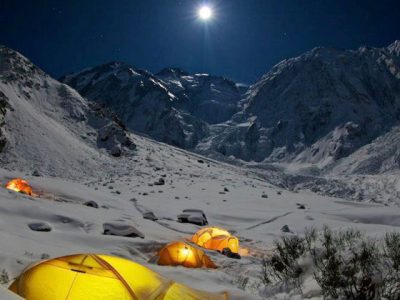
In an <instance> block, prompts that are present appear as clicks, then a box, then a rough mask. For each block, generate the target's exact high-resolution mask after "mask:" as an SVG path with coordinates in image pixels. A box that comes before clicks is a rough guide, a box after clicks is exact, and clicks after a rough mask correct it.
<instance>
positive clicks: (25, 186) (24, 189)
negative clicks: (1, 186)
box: [6, 178, 34, 196]
mask: <svg viewBox="0 0 400 300" xmlns="http://www.w3.org/2000/svg"><path fill="white" fill-rule="evenodd" d="M6 188H7V189H9V190H13V191H15V192H19V193H23V194H26V195H29V196H34V194H33V192H32V187H31V186H30V185H29V183H28V181H26V180H23V179H21V178H15V179H13V180H10V181H9V182H7V184H6Z"/></svg>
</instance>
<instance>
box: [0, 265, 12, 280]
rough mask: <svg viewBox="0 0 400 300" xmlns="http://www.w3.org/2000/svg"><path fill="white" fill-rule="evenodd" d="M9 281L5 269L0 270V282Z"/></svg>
mask: <svg viewBox="0 0 400 300" xmlns="http://www.w3.org/2000/svg"><path fill="white" fill-rule="evenodd" d="M9 282H10V277H9V276H8V273H7V271H6V270H5V269H3V270H1V272H0V284H7V283H9Z"/></svg>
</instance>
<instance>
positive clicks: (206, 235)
mask: <svg viewBox="0 0 400 300" xmlns="http://www.w3.org/2000/svg"><path fill="white" fill-rule="evenodd" d="M192 242H193V243H195V244H197V245H199V246H200V247H203V248H206V249H211V250H217V251H220V252H223V251H224V249H226V248H228V249H229V250H230V251H231V252H232V253H239V240H238V238H237V237H235V236H233V235H231V234H230V233H229V232H228V231H226V230H224V229H221V228H218V227H207V228H203V229H200V230H199V231H197V232H196V233H195V234H194V235H193V237H192Z"/></svg>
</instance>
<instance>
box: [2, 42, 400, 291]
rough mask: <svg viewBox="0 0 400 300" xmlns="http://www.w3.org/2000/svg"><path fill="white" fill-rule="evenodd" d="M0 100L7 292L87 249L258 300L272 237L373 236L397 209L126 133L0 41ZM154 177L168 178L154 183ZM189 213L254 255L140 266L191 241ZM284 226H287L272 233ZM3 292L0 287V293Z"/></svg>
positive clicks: (273, 170) (392, 225) (394, 219)
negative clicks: (36, 227)
mask: <svg viewBox="0 0 400 300" xmlns="http://www.w3.org/2000/svg"><path fill="white" fill-rule="evenodd" d="M0 97H1V98H2V101H4V102H5V103H6V105H5V106H4V107H1V109H2V110H0V112H1V114H0V115H1V122H0V127H1V131H0V134H1V137H2V138H3V137H4V138H5V140H6V144H5V147H4V149H3V151H2V152H1V154H0V185H1V187H0V241H1V242H0V275H1V276H0V278H1V279H2V282H4V287H7V283H5V281H7V280H4V279H5V278H6V277H7V276H8V277H9V279H13V278H15V277H16V276H17V275H18V274H20V272H21V271H22V270H23V269H24V268H25V267H26V266H27V265H29V264H30V263H32V262H36V261H38V260H40V259H43V258H47V257H57V256H62V255H66V254H73V253H82V252H95V253H105V254H114V255H119V256H123V257H127V258H129V259H131V260H134V261H136V262H138V263H141V264H143V265H146V266H147V267H149V268H151V269H153V270H155V271H157V272H159V273H161V274H162V275H164V276H166V277H168V278H170V279H174V280H176V281H179V282H182V283H185V284H187V285H189V286H192V287H194V288H199V289H204V290H209V291H221V290H227V291H229V292H230V293H231V294H235V295H237V296H238V297H239V298H240V299H251V297H254V298H256V299H257V298H259V297H260V292H261V291H262V290H263V287H262V285H261V279H260V278H259V277H260V269H261V266H260V261H261V258H260V256H261V255H264V254H268V253H270V251H271V249H272V247H273V241H274V240H275V239H278V238H279V237H280V236H282V235H285V234H302V233H303V232H304V231H305V229H306V228H310V227H316V228H322V226H323V225H329V226H331V227H332V228H334V229H338V228H349V227H356V228H359V229H361V230H362V231H365V232H366V233H367V234H368V235H370V236H380V235H381V234H382V233H384V232H387V231H393V230H398V228H399V226H400V208H399V207H398V206H395V205H393V206H385V204H386V205H388V204H387V203H386V202H389V203H390V202H396V201H387V200H388V199H385V198H384V197H383V196H381V195H379V194H376V197H377V199H376V201H375V202H382V204H380V203H372V202H371V203H366V202H354V201H348V200H345V199H344V198H352V197H348V195H353V194H354V193H353V194H352V193H350V192H349V194H346V193H342V192H343V191H346V189H343V188H342V187H341V185H340V184H337V185H335V184H336V181H331V180H328V179H326V178H322V179H319V178H318V177H312V178H313V179H312V180H313V181H312V180H311V179H309V178H311V177H307V176H305V175H304V176H297V175H296V176H294V175H293V176H291V175H290V174H284V173H283V172H281V171H282V170H280V169H279V167H275V166H271V165H265V166H263V165H257V168H250V167H254V166H251V165H250V164H247V165H246V164H243V165H242V166H234V165H231V164H227V163H223V162H217V161H216V160H211V159H209V158H205V157H202V156H199V155H196V154H193V153H189V152H187V151H185V150H181V149H178V148H175V147H172V146H169V145H166V144H163V143H159V142H155V141H153V140H150V139H147V138H145V137H141V136H138V135H135V134H133V133H129V132H127V131H126V130H125V129H124V128H123V126H121V125H119V122H118V120H116V119H115V118H112V117H111V118H110V117H109V116H107V115H105V113H104V112H103V111H101V110H94V109H93V107H92V106H91V105H90V103H89V102H88V101H87V100H86V99H85V98H82V97H81V96H80V95H79V94H78V93H77V92H76V91H75V90H73V89H71V88H69V87H67V86H66V85H63V84H61V83H59V82H58V81H56V80H54V79H52V78H50V77H49V76H48V75H46V74H45V73H44V72H43V71H41V70H40V69H38V68H37V67H35V66H34V65H32V64H31V63H30V62H29V61H28V60H27V59H26V58H24V57H22V56H21V55H19V54H18V53H16V52H13V51H12V50H9V49H6V48H5V47H0ZM3 110H4V112H3ZM127 141H130V142H131V143H132V144H133V145H136V148H135V149H134V147H131V146H132V144H129V143H126V142H127ZM115 147H117V148H118V149H120V150H121V153H119V156H118V157H115V156H113V155H112V154H113V153H114V154H115V152H114V148H115ZM288 170H290V168H288ZM34 171H35V172H34ZM34 173H35V175H39V176H33V174H34ZM392 176H394V175H392ZM15 177H23V178H24V179H27V180H28V181H29V182H30V183H31V185H32V186H33V188H34V191H35V192H36V193H38V194H39V195H40V197H30V196H26V195H22V194H18V193H15V192H13V191H9V190H6V189H5V188H4V186H5V184H6V183H7V181H8V180H10V179H12V178H15ZM160 178H163V179H164V181H165V184H164V185H154V183H155V182H158V181H159V179H160ZM381 178H384V177H381ZM307 180H309V181H307ZM334 180H336V179H334ZM338 180H339V179H338ZM346 180H347V181H348V184H351V186H353V187H354V186H358V187H359V189H360V190H362V189H363V186H365V187H366V188H365V191H369V193H370V194H373V192H374V191H375V190H377V189H379V188H380V185H376V186H373V188H371V189H370V190H368V189H367V187H368V184H369V183H371V184H372V183H374V182H378V181H374V180H373V179H371V178H368V177H365V178H363V177H348V178H347V179H346V177H341V178H340V180H339V181H338V182H341V183H343V184H344V183H345V181H346ZM308 182H311V183H310V184H311V185H309V186H308V185H307V183H308ZM330 184H331V185H330ZM391 184H392V185H386V186H385V185H384V184H383V185H382V190H383V191H384V192H385V191H388V192H389V190H390V186H398V184H397V181H396V179H395V178H394V177H393V178H392V183H391ZM278 186H280V187H278ZM285 187H286V188H288V189H285ZM297 187H299V188H304V189H310V190H314V191H315V192H320V193H322V194H325V196H324V195H318V194H316V193H313V192H311V191H303V190H301V189H299V190H297V189H296V188H297ZM330 187H331V189H329V188H330ZM317 188H320V189H322V190H320V191H318V190H316V189H317ZM335 188H338V189H339V190H338V192H335V190H334V189H335ZM289 189H292V191H289ZM323 189H327V190H323ZM330 192H331V193H330ZM326 194H331V195H336V196H338V195H340V197H341V198H331V197H328V196H326ZM391 195H394V194H391ZM358 200H360V201H365V200H371V199H370V198H366V199H365V198H360V199H358ZM394 200H396V199H394ZM87 201H95V202H96V203H97V204H98V205H99V208H97V209H96V208H91V207H87V206H85V205H83V204H84V203H85V202H87ZM298 203H299V204H302V205H303V206H304V207H305V209H299V205H298ZM188 208H192V209H193V208H196V209H202V210H203V211H204V212H205V213H206V215H207V218H208V221H209V223H210V225H215V226H220V227H223V228H225V229H227V230H229V231H231V232H232V233H234V234H236V235H237V236H238V237H239V238H240V241H241V244H242V246H244V247H246V248H248V249H250V254H251V255H250V256H248V257H243V258H242V259H241V260H235V259H230V258H227V257H225V256H222V255H220V254H218V253H215V252H211V251H207V253H208V254H209V255H210V257H211V258H212V259H213V260H214V261H215V262H216V264H217V265H218V266H219V268H218V269H216V270H206V269H186V268H182V267H165V266H163V267H161V266H157V265H154V264H151V263H149V259H150V258H152V257H153V256H154V255H155V254H156V253H157V250H158V249H160V248H161V247H162V246H163V245H164V244H166V243H168V242H170V241H174V240H185V239H188V238H190V237H191V235H192V234H194V233H195V232H196V231H197V230H198V229H199V228H200V227H198V226H195V225H191V224H182V223H178V222H177V221H176V217H177V215H178V214H180V213H181V212H182V210H183V209H188ZM147 211H151V212H153V213H154V214H155V215H156V216H157V217H158V218H159V220H158V221H150V220H147V219H144V218H143V217H142V213H144V212H147ZM41 222H43V223H45V224H43V225H45V226H48V227H50V228H51V231H49V232H38V231H33V230H31V227H32V226H31V227H30V226H29V225H32V224H34V223H41ZM110 222H112V223H120V224H125V225H131V226H134V227H135V228H137V229H138V230H139V231H141V232H142V233H143V234H144V235H145V237H144V239H141V238H128V237H117V236H109V235H103V234H102V233H103V224H104V223H110ZM285 225H287V226H288V227H289V229H290V231H291V232H288V233H284V232H283V231H282V230H281V229H282V227H283V226H285ZM5 274H7V276H6V275H5ZM308 287H309V288H310V289H311V291H312V289H313V287H312V286H311V285H309V286H308ZM309 295H313V293H312V292H311V293H309ZM316 295H318V293H316ZM6 297H9V296H6V291H5V290H4V289H0V299H8V298H6ZM271 297H272V296H271Z"/></svg>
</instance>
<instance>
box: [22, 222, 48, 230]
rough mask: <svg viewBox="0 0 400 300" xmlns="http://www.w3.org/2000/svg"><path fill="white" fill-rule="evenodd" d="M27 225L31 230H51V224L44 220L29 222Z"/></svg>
mask: <svg viewBox="0 0 400 300" xmlns="http://www.w3.org/2000/svg"><path fill="white" fill-rule="evenodd" d="M28 226H29V228H30V229H31V230H33V231H41V232H49V231H51V230H52V228H51V226H50V225H49V224H47V223H45V222H37V223H30V224H28Z"/></svg>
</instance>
